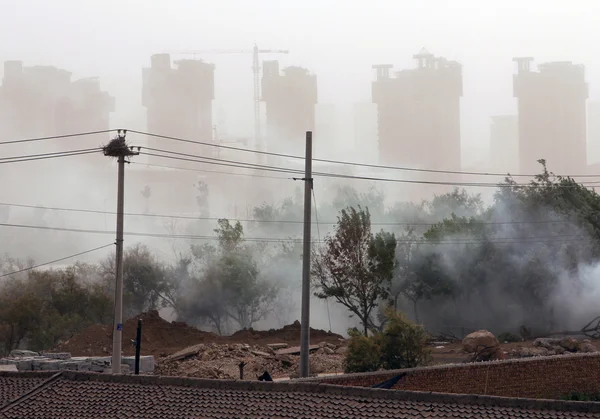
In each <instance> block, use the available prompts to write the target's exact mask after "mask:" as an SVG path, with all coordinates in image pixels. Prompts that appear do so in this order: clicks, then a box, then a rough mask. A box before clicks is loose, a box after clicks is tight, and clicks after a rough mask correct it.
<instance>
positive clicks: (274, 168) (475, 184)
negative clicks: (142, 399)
mask: <svg viewBox="0 0 600 419" xmlns="http://www.w3.org/2000/svg"><path fill="white" fill-rule="evenodd" d="M169 153H175V152H169ZM141 154H145V155H147V156H154V157H161V158H166V159H172V160H180V161H188V162H194V163H204V164H215V165H218V166H231V167H238V168H242V169H254V170H260V171H270V172H280V173H290V174H301V173H302V172H301V171H300V170H296V169H287V168H283V167H278V166H265V165H255V164H253V163H246V162H237V161H235V162H234V163H235V164H228V163H220V162H221V161H223V160H222V159H216V158H210V159H211V161H207V160H204V159H207V158H206V157H202V156H197V155H193V154H187V153H175V154H179V155H186V156H189V157H194V158H193V159H192V158H184V157H178V156H166V155H163V154H154V153H144V152H142V153H141ZM200 159H202V160H200ZM226 162H233V161H231V160H226ZM313 176H314V177H329V178H339V179H354V180H368V181H376V182H392V183H408V184H425V185H446V186H462V187H491V188H514V187H518V186H527V187H532V185H530V184H523V183H517V184H502V183H485V182H450V181H428V180H414V179H392V178H379V177H368V176H356V175H344V174H338V173H325V172H313ZM585 183H586V182H580V183H578V184H576V185H561V184H556V185H554V187H558V188H573V187H576V186H579V185H580V184H585ZM590 183H592V182H590ZM585 186H587V187H598V186H600V184H593V185H585ZM540 187H542V186H541V185H540Z"/></svg>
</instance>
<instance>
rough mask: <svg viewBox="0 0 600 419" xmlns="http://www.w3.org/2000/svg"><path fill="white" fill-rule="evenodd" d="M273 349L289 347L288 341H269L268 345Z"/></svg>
mask: <svg viewBox="0 0 600 419" xmlns="http://www.w3.org/2000/svg"><path fill="white" fill-rule="evenodd" d="M267 346H268V347H269V348H271V349H285V348H287V347H288V344H287V343H269V344H268V345H267Z"/></svg>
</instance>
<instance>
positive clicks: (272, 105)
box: [262, 61, 317, 154]
mask: <svg viewBox="0 0 600 419" xmlns="http://www.w3.org/2000/svg"><path fill="white" fill-rule="evenodd" d="M262 101H263V102H265V105H266V116H267V117H266V119H267V121H266V122H267V124H266V125H267V133H266V149H267V150H268V151H270V152H279V153H288V154H304V152H303V151H304V143H305V142H304V138H305V136H306V131H313V130H314V129H315V105H316V104H317V76H316V75H314V74H310V73H309V71H308V70H307V69H305V68H302V67H287V68H284V69H283V70H282V71H280V70H279V62H278V61H265V62H264V63H263V75H262ZM315 147H316V145H315Z"/></svg>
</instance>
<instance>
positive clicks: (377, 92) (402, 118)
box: [372, 49, 462, 170]
mask: <svg viewBox="0 0 600 419" xmlns="http://www.w3.org/2000/svg"><path fill="white" fill-rule="evenodd" d="M414 58H415V59H416V61H417V67H416V68H414V69H410V70H401V71H398V72H396V74H395V77H392V76H390V69H391V68H392V67H393V66H392V65H375V66H373V68H375V69H376V80H375V81H374V82H373V83H372V101H373V103H376V104H377V109H378V118H377V119H378V138H379V161H380V163H381V164H388V165H398V164H405V165H411V166H415V167H421V168H428V169H447V170H460V167H461V134H460V98H461V97H462V67H461V65H460V64H459V63H457V62H455V61H448V60H446V59H445V58H442V57H435V56H433V55H432V54H430V53H429V52H427V50H425V49H422V50H421V51H420V52H419V53H418V54H416V55H414Z"/></svg>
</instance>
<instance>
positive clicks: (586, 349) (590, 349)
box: [580, 342, 598, 353]
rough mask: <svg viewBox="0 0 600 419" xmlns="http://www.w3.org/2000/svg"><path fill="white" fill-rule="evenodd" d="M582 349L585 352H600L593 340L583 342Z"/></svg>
mask: <svg viewBox="0 0 600 419" xmlns="http://www.w3.org/2000/svg"><path fill="white" fill-rule="evenodd" d="M580 350H581V352H585V353H592V352H598V349H596V347H595V346H594V345H592V343H591V342H583V343H582V344H581V348H580Z"/></svg>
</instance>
